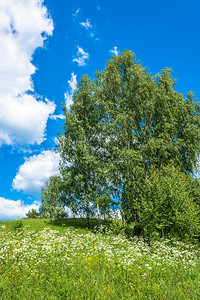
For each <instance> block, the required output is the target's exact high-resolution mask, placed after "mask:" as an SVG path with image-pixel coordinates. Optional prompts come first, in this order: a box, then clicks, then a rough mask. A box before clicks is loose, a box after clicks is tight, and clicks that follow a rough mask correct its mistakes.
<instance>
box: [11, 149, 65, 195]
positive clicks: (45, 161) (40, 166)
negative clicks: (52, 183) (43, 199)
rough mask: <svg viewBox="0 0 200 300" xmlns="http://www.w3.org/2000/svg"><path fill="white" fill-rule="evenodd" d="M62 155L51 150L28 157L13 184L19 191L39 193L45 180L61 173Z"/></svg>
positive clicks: (32, 193)
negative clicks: (60, 161)
mask: <svg viewBox="0 0 200 300" xmlns="http://www.w3.org/2000/svg"><path fill="white" fill-rule="evenodd" d="M59 160H60V156H59V154H58V153H55V152H53V151H51V150H46V151H42V152H41V153H40V154H38V155H33V156H31V157H29V158H27V159H26V160H25V162H24V164H23V165H21V166H20V168H19V171H18V173H17V175H16V176H15V178H14V179H13V183H12V186H13V188H14V189H16V190H17V191H23V192H24V193H27V194H31V195H39V194H40V191H41V187H42V186H43V185H44V183H45V181H46V180H47V179H48V178H49V177H50V176H53V175H59V169H58V167H59Z"/></svg>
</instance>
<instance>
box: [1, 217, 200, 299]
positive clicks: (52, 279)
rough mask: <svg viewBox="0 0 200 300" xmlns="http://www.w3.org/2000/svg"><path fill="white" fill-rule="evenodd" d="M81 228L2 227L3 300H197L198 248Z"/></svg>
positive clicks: (73, 224)
mask: <svg viewBox="0 0 200 300" xmlns="http://www.w3.org/2000/svg"><path fill="white" fill-rule="evenodd" d="M83 221H84V220H81V219H68V220H66V221H65V222H58V223H54V224H53V223H50V222H49V221H47V220H43V219H41V220H33V219H30V220H28V219H27V220H22V221H18V222H16V221H10V222H8V221H7V222H0V299H20V300H21V299H23V300H25V299H78V300H79V299H91V300H92V299H200V273H199V267H200V259H199V247H198V246H197V245H191V244H186V243H183V242H180V241H177V240H167V239H165V240H157V241H156V240H154V241H152V242H151V243H150V242H146V241H144V240H143V239H139V238H132V237H130V236H129V237H127V235H125V234H119V235H115V234H113V233H112V232H110V231H106V230H104V233H101V232H99V231H98V230H97V229H95V228H94V226H95V224H96V223H95V221H94V222H93V223H92V229H91V230H87V229H84V228H83V227H82V226H83V224H84V222H83ZM104 229H105V228H104Z"/></svg>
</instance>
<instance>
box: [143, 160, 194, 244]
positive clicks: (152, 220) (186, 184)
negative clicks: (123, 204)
mask: <svg viewBox="0 0 200 300" xmlns="http://www.w3.org/2000/svg"><path fill="white" fill-rule="evenodd" d="M141 198H142V209H141V211H140V225H141V227H142V228H143V233H146V234H147V236H151V237H152V236H157V237H159V236H163V237H174V236H175V237H177V238H182V239H186V240H193V239H195V238H197V237H199V217H198V211H199V209H198V205H197V204H196V203H195V201H194V199H193V197H192V178H191V176H190V175H186V174H185V173H183V172H181V171H180V170H179V169H178V168H175V167H174V166H173V165H169V166H166V167H163V168H162V169H159V170H158V169H153V170H151V171H150V176H149V177H148V178H146V180H145V185H144V189H143V193H142V197H141Z"/></svg>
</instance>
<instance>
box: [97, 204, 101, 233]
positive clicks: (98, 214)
mask: <svg viewBox="0 0 200 300" xmlns="http://www.w3.org/2000/svg"><path fill="white" fill-rule="evenodd" d="M97 216H98V221H99V229H100V231H101V216H100V211H99V204H98V203H97Z"/></svg>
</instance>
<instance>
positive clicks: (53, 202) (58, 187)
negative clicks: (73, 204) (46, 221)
mask: <svg viewBox="0 0 200 300" xmlns="http://www.w3.org/2000/svg"><path fill="white" fill-rule="evenodd" d="M62 193H63V187H62V179H61V178H60V177H59V176H51V177H50V178H49V180H48V181H47V182H46V183H45V186H44V187H42V190H41V194H42V195H41V200H42V207H41V210H40V213H41V215H43V216H45V217H49V218H51V219H53V220H54V219H56V218H60V217H62V216H64V208H63V201H62Z"/></svg>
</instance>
